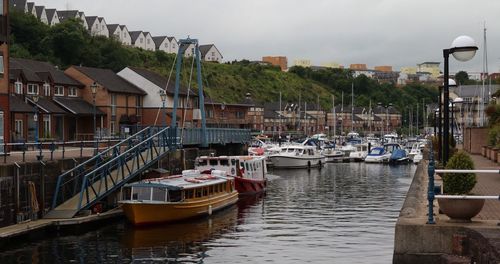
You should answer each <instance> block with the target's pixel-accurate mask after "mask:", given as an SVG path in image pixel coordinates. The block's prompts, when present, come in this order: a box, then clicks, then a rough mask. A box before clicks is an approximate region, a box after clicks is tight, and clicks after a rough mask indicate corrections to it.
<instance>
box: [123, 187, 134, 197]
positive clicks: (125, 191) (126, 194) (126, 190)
mask: <svg viewBox="0 0 500 264" xmlns="http://www.w3.org/2000/svg"><path fill="white" fill-rule="evenodd" d="M131 192H132V188H130V187H123V188H122V200H129V199H130V198H131V197H130V193H131Z"/></svg>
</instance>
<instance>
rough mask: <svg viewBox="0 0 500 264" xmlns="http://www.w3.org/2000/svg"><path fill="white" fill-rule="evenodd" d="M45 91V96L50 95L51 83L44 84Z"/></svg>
mask: <svg viewBox="0 0 500 264" xmlns="http://www.w3.org/2000/svg"><path fill="white" fill-rule="evenodd" d="M43 93H44V95H45V96H50V84H48V83H44V84H43Z"/></svg>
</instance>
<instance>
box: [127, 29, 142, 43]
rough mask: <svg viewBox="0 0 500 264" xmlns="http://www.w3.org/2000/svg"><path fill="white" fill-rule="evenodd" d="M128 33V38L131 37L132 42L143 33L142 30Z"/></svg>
mask: <svg viewBox="0 0 500 264" xmlns="http://www.w3.org/2000/svg"><path fill="white" fill-rule="evenodd" d="M128 33H129V34H130V38H131V39H132V43H135V41H136V40H137V38H139V36H140V35H141V34H143V33H142V31H129V32H128Z"/></svg>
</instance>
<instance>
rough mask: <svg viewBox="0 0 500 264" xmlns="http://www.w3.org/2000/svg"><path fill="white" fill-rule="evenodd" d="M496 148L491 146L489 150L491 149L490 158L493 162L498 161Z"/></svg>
mask: <svg viewBox="0 0 500 264" xmlns="http://www.w3.org/2000/svg"><path fill="white" fill-rule="evenodd" d="M498 150H499V149H498V148H493V149H492V150H491V151H492V154H491V160H492V161H494V162H497V161H498Z"/></svg>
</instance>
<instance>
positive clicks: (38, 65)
mask: <svg viewBox="0 0 500 264" xmlns="http://www.w3.org/2000/svg"><path fill="white" fill-rule="evenodd" d="M10 68H11V69H21V70H22V71H23V73H24V75H25V77H26V78H27V79H28V81H33V82H41V81H42V80H41V79H40V73H46V74H47V73H48V74H50V76H51V78H52V79H53V80H54V83H55V84H62V85H73V86H80V87H81V86H82V84H81V83H79V82H78V81H76V80H74V79H73V78H71V77H69V76H67V75H66V74H65V73H64V72H63V71H60V70H58V69H56V68H55V67H54V66H53V65H52V64H50V63H48V62H44V61H36V60H29V59H19V58H11V59H10Z"/></svg>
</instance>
